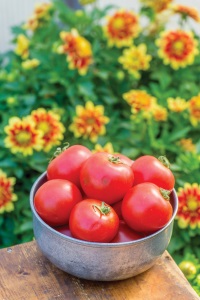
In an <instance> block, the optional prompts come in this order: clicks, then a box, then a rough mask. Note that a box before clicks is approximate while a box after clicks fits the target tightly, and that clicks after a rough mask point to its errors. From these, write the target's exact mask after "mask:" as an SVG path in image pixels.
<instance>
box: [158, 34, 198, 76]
mask: <svg viewBox="0 0 200 300" xmlns="http://www.w3.org/2000/svg"><path fill="white" fill-rule="evenodd" d="M156 45H157V46H158V47H159V50H158V55H159V57H160V58H162V59H163V61H164V64H166V65H170V66H171V67H172V68H173V69H175V70H177V69H179V68H184V67H186V66H187V65H191V64H192V63H193V62H194V57H195V55H197V54H198V53H199V51H198V49H197V41H196V40H195V39H194V37H193V33H192V32H187V31H184V30H181V29H178V30H168V31H164V32H162V33H161V34H160V38H158V39H157V40H156Z"/></svg>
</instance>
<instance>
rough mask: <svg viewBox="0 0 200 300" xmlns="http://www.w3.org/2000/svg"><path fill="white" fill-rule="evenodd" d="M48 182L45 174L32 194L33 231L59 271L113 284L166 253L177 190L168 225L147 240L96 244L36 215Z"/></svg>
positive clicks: (172, 195) (38, 180)
mask: <svg viewBox="0 0 200 300" xmlns="http://www.w3.org/2000/svg"><path fill="white" fill-rule="evenodd" d="M46 180H47V178H46V172H45V173H43V174H42V175H41V176H40V177H39V178H38V179H37V180H36V181H35V183H34V185H33V187H32V189H31V192H30V205H31V209H32V213H33V230H34V235H35V238H36V241H37V244H38V246H39V248H40V249H41V251H42V253H43V254H44V256H45V257H47V258H48V259H49V260H50V261H51V262H52V263H53V264H54V265H56V266H57V267H58V268H59V269H61V270H63V271H65V272H67V273H69V274H71V275H74V276H76V277H79V278H82V279H88V280H99V281H114V280H122V279H126V278H130V277H132V276H135V275H137V274H140V273H142V272H144V271H146V270H147V269H149V268H150V267H152V266H153V265H154V264H155V262H156V260H157V259H158V258H159V257H160V256H161V255H162V254H163V252H164V251H165V250H166V248H167V246H168V244H169V241H170V238H171V235H172V230H173V223H174V218H175V216H176V213H177V209H178V198H177V195H176V192H175V190H173V191H172V193H171V200H170V201H171V204H172V206H173V215H172V218H171V220H170V221H169V222H168V224H167V225H166V226H165V227H164V228H162V229H161V230H159V231H157V232H156V233H154V234H151V235H149V236H147V237H144V238H142V239H140V240H137V241H131V242H124V243H112V244H111V243H94V242H87V241H82V240H78V239H75V238H72V237H69V236H65V235H63V234H61V233H59V232H58V231H56V230H54V229H53V228H51V227H50V226H48V225H47V224H46V223H45V222H44V221H43V220H42V219H41V218H40V217H39V215H38V214H37V212H36V210H35V208H34V204H33V200H34V195H35V193H36V191H37V189H38V188H39V187H40V186H41V185H42V184H43V183H44V182H45V181H46Z"/></svg>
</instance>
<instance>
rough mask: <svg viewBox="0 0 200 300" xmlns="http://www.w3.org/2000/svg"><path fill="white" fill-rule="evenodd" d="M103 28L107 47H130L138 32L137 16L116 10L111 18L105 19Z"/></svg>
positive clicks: (122, 10) (130, 12) (126, 11)
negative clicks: (105, 22)
mask: <svg viewBox="0 0 200 300" xmlns="http://www.w3.org/2000/svg"><path fill="white" fill-rule="evenodd" d="M107 19H108V21H107V24H106V25H105V26H104V28H103V29H104V32H105V36H106V37H107V39H108V45H109V46H111V47H112V46H116V47H123V46H131V44H132V42H133V39H134V38H136V37H137V36H138V33H139V31H140V26H139V18H138V15H137V14H136V13H134V12H132V11H128V10H124V9H121V10H118V11H116V12H115V13H114V14H113V15H112V16H109V17H107Z"/></svg>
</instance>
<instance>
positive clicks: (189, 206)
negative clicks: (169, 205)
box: [177, 183, 200, 229]
mask: <svg viewBox="0 0 200 300" xmlns="http://www.w3.org/2000/svg"><path fill="white" fill-rule="evenodd" d="M177 195H178V199H179V208H178V212H177V220H178V225H179V227H180V228H186V227H190V228H192V229H195V228H197V227H198V228H200V185H198V184H197V183H193V184H190V183H185V184H184V187H183V188H179V189H178V192H177Z"/></svg>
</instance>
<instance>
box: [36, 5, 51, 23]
mask: <svg viewBox="0 0 200 300" xmlns="http://www.w3.org/2000/svg"><path fill="white" fill-rule="evenodd" d="M51 8H52V4H51V3H37V4H36V5H35V9H34V12H33V14H34V15H35V16H36V17H37V19H42V18H44V17H47V16H48V13H49V11H50V9H51Z"/></svg>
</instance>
